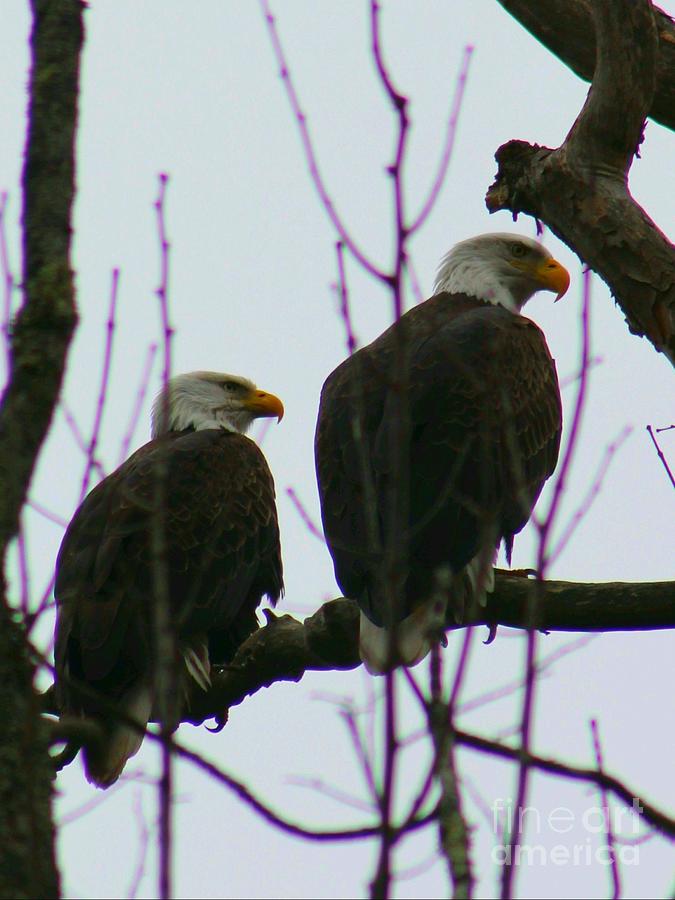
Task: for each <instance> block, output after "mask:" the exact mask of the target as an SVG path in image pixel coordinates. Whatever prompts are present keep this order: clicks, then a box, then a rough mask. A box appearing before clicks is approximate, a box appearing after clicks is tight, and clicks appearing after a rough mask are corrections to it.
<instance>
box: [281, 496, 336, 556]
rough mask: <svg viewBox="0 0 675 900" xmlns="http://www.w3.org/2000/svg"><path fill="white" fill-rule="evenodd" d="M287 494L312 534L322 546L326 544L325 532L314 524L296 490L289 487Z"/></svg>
mask: <svg viewBox="0 0 675 900" xmlns="http://www.w3.org/2000/svg"><path fill="white" fill-rule="evenodd" d="M286 494H287V496H288V497H289V498H290V501H291V503H292V504H293V506H294V507H295V509H296V511H297V513H298V515H299V516H300V518H301V519H302V521H303V522H304V523H305V526H306V528H307V530H308V531H309V533H310V534H313V535H314V537H315V538H317V540H319V541H321V543H322V544H325V543H326V538H325V537H324V533H323V531H322V530H321V529H320V528H319V526H318V525H317V524H316V522H314V520H313V519H312V517H311V516H310V514H309V513H308V512H307V508H306V507H305V505H304V504H303V502H302V500H301V499H300V498H299V497H298V494H297V492H296V490H295V488H292V487H287V488H286Z"/></svg>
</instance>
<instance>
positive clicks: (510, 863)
mask: <svg viewBox="0 0 675 900" xmlns="http://www.w3.org/2000/svg"><path fill="white" fill-rule="evenodd" d="M583 285H584V286H583V303H582V310H581V364H580V366H579V387H578V390H577V397H576V402H575V407H574V413H573V416H572V425H571V428H570V433H569V437H568V439H567V445H566V447H565V452H564V453H563V458H562V463H561V464H560V466H559V468H558V473H557V475H556V480H555V486H554V489H553V497H552V499H551V502H550V504H549V507H548V510H547V512H546V516H545V518H544V520H543V521H536V525H537V530H538V533H539V541H538V549H537V573H538V574H537V581H536V592H535V593H533V594H532V595H531V599H530V603H529V608H528V620H529V626H530V628H529V630H528V632H527V651H526V658H525V691H524V694H523V707H522V712H521V718H520V740H521V756H520V764H519V767H518V786H517V791H516V804H515V812H516V814H515V816H514V825H512V827H511V828H510V831H509V835H508V841H507V846H506V851H505V861H504V865H503V868H502V878H501V900H510V898H511V897H512V895H513V878H514V873H515V865H514V860H515V849H516V847H517V846H518V843H519V840H520V832H521V828H522V824H523V819H524V817H523V816H522V814H521V810H522V809H523V808H524V807H525V802H526V798H527V789H528V780H529V753H530V733H531V727H532V715H533V710H534V696H535V688H536V681H537V665H536V658H537V631H536V625H537V623H536V606H537V603H536V601H537V599H538V597H537V595H539V597H541V596H542V595H543V587H542V585H543V579H544V577H545V575H546V572H547V568H548V565H549V562H550V559H551V551H550V550H549V540H550V535H551V532H552V529H553V525H554V523H555V521H556V517H557V513H558V509H559V507H560V503H561V500H562V496H563V491H564V489H565V485H566V481H567V475H568V473H569V470H570V467H571V465H572V459H573V457H574V453H575V450H576V447H577V441H578V438H579V434H580V428H581V417H582V413H583V410H584V406H585V400H586V390H587V385H588V361H589V359H590V322H589V316H590V298H591V273H590V271H589V270H588V269H586V270H585V272H584V278H583Z"/></svg>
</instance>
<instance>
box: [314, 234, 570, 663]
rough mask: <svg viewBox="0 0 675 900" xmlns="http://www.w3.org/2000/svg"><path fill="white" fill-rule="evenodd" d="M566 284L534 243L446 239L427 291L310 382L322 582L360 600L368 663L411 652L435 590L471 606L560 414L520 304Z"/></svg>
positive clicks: (455, 603) (417, 649)
mask: <svg viewBox="0 0 675 900" xmlns="http://www.w3.org/2000/svg"><path fill="white" fill-rule="evenodd" d="M568 286H569V275H568V273H567V271H566V270H565V269H564V268H563V266H562V265H560V263H558V262H557V261H556V260H554V259H553V258H552V256H551V254H550V253H549V252H548V251H547V250H546V249H545V248H544V247H543V246H542V245H541V244H539V243H538V242H537V241H533V240H530V239H528V238H524V237H520V236H518V235H513V234H484V235H480V236H479V237H476V238H472V239H470V240H466V241H462V242H461V243H459V244H457V245H456V246H455V247H454V248H453V249H452V250H451V251H450V252H449V253H448V254H447V256H446V257H445V258H444V259H443V261H442V263H441V265H440V268H439V271H438V277H437V279H436V284H435V293H434V296H433V297H431V299H429V300H427V301H426V302H424V303H421V304H420V305H419V306H417V307H415V308H414V309H411V310H410V311H409V312H408V313H406V314H405V315H404V316H402V318H401V319H400V320H399V321H398V322H396V323H395V324H394V325H392V326H391V327H390V328H389V329H387V331H385V332H384V333H383V334H382V335H380V337H379V338H377V339H376V340H375V341H373V343H372V344H370V345H369V346H367V347H364V348H363V349H361V350H359V351H358V352H357V353H355V354H354V355H353V356H351V357H350V358H349V359H347V360H345V361H344V362H343V363H342V364H341V365H340V366H338V368H337V369H336V370H335V371H334V372H333V373H332V374H331V375H330V376H329V377H328V378H327V379H326V382H325V384H324V387H323V391H322V394H321V403H320V408H319V417H318V422H317V430H316V440H315V451H316V468H317V478H318V484H319V494H320V499H321V512H322V519H323V526H324V531H325V534H326V539H327V542H328V547H329V549H330V552H331V555H332V557H333V562H334V565H335V575H336V578H337V581H338V583H339V585H340V587H341V589H342V591H343V592H344V593H345V594H346V595H347V596H348V597H352V598H353V599H355V600H356V601H357V602H358V604H359V606H360V608H361V627H360V650H361V657H362V659H363V661H364V662H365V664H366V666H367V667H368V669H369V670H370V671H372V672H375V673H380V672H383V671H386V670H387V669H389V668H391V666H392V665H394V664H396V663H400V662H402V663H404V664H406V665H412V664H414V663H415V662H417V661H419V660H420V659H421V658H423V657H424V656H425V655H426V653H427V652H428V650H429V647H430V640H432V639H433V636H434V632H435V635H436V636H438V629H439V627H442V622H443V621H444V620H445V614H446V604H447V603H448V602H449V603H450V604H451V608H452V609H453V610H454V613H455V616H456V617H457V618H458V620H461V616H462V611H463V609H464V607H465V606H466V605H467V604H472V603H473V602H483V603H484V602H485V591H486V590H491V588H492V582H493V572H492V566H493V564H494V561H495V558H496V550H497V548H498V547H499V544H500V542H501V541H502V540H503V541H504V542H505V545H506V550H507V554H508V556H509V558H510V553H511V547H512V543H513V536H514V535H515V534H517V533H518V532H519V531H520V530H521V529H522V528H523V527H524V525H525V523H526V522H527V520H528V519H529V517H530V514H531V512H532V509H533V507H534V504H535V502H536V500H537V498H538V496H539V493H540V492H541V489H542V487H543V485H544V482H545V481H546V479H547V478H548V477H549V476H550V475H551V473H552V472H553V470H554V468H555V465H556V461H557V458H558V450H559V445H560V433H561V425H562V414H561V403H560V392H559V387H558V381H557V376H556V370H555V363H554V361H553V359H552V358H551V355H550V353H549V350H548V347H547V345H546V341H545V338H544V335H543V333H542V332H541V331H540V329H539V328H538V327H537V326H536V325H535V324H534V322H531V321H530V320H529V319H526V318H524V317H523V316H522V315H521V314H520V311H521V309H522V307H523V305H524V304H525V302H526V301H527V300H528V299H529V298H530V297H531V296H532V295H533V294H535V293H536V292H537V291H541V290H547V291H553V292H555V293H556V294H557V295H558V297H561V296H562V295H563V294H564V293H565V291H566V290H567V288H568ZM401 434H403V435H404V444H405V446H403V447H401V446H398V447H396V446H395V445H396V442H397V441H399V442H400V435H401ZM394 451H396V452H397V453H399V454H401V455H400V456H399V462H398V464H397V466H398V467H397V468H396V466H395V463H394V459H395V456H394ZM397 477H398V478H400V479H401V480H402V481H403V482H407V484H405V485H404V486H403V488H402V487H401V485H400V483H399V482H397V481H396V478H397ZM406 488H407V490H406ZM406 497H407V501H406ZM401 504H402V505H401ZM397 509H398V513H396V512H395V510H397ZM394 515H398V521H399V522H401V523H402V525H403V527H402V529H401V528H399V530H398V531H396V532H395V533H393V532H392V521H394V519H393V516H394ZM387 554H388V555H387ZM392 554H393V556H392ZM395 557H397V559H396V558H395ZM392 559H393V562H392ZM387 560H389V561H388V562H387ZM397 563H398V569H397V568H396V565H397ZM397 573H398V574H397ZM397 579H398V580H397ZM392 585H393V587H392Z"/></svg>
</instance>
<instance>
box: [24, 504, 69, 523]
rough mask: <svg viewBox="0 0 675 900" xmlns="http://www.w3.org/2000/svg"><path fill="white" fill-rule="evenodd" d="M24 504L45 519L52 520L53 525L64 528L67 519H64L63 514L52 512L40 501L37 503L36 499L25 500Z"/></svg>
mask: <svg viewBox="0 0 675 900" xmlns="http://www.w3.org/2000/svg"><path fill="white" fill-rule="evenodd" d="M26 506H29V507H30V508H31V509H34V510H35V512H36V513H38V515H40V516H42V517H43V518H44V519H47V520H48V521H49V522H53V523H54V524H55V525H59V526H60V527H61V528H65V527H66V525H67V524H68V520H67V519H64V518H63V516H60V515H59V514H58V513H55V512H52V511H51V509H48V508H47V507H46V506H43V505H42V503H38V502H37V500H31V499H28V500H26Z"/></svg>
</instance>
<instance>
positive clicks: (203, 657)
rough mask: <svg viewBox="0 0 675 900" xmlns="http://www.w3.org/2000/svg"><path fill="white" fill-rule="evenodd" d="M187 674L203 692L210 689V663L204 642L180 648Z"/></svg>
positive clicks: (207, 649)
mask: <svg viewBox="0 0 675 900" xmlns="http://www.w3.org/2000/svg"><path fill="white" fill-rule="evenodd" d="M180 652H181V653H182V655H183V661H184V662H185V668H186V669H187V671H188V674H189V675H190V676H191V677H192V678H194V680H195V681H196V682H197V684H198V685H199V687H200V688H201V689H202V690H203V691H208V689H209V688H210V687H211V662H210V660H209V648H208V645H207V644H206V641H195V642H194V643H193V644H184V645H183V646H181V648H180Z"/></svg>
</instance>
